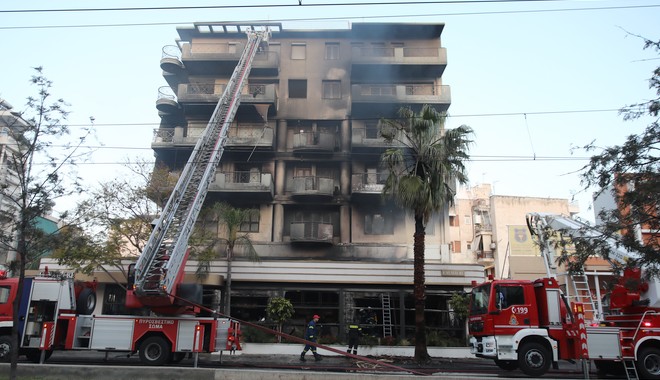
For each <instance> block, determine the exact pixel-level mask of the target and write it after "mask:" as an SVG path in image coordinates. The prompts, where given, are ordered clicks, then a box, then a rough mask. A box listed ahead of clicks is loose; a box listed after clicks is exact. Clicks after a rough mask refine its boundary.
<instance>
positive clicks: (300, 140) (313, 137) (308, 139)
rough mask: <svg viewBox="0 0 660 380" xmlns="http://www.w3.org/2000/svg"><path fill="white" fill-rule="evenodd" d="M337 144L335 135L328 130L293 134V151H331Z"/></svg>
mask: <svg viewBox="0 0 660 380" xmlns="http://www.w3.org/2000/svg"><path fill="white" fill-rule="evenodd" d="M336 144H337V139H336V135H335V134H334V133H329V132H305V131H302V132H297V133H294V134H293V150H294V151H305V150H313V151H319V150H321V151H326V152H332V151H334V150H335V147H336Z"/></svg>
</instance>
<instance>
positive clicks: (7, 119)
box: [0, 98, 28, 265]
mask: <svg viewBox="0 0 660 380" xmlns="http://www.w3.org/2000/svg"><path fill="white" fill-rule="evenodd" d="M12 108H13V107H12V106H11V104H9V103H8V102H7V101H6V100H4V99H2V98H0V214H2V215H3V216H5V217H7V218H10V217H11V215H17V213H18V208H17V206H16V203H15V202H14V201H13V200H12V199H11V198H10V194H15V193H16V192H17V190H18V186H19V179H18V173H17V172H16V171H15V170H14V168H13V167H12V164H11V162H12V157H13V155H14V154H16V153H18V144H19V142H18V141H16V140H15V139H14V138H13V137H12V136H13V134H12V133H11V132H12V131H17V130H18V131H20V130H21V129H23V128H25V127H27V126H28V123H27V121H25V120H24V119H23V118H22V117H21V116H20V114H19V113H17V112H14V111H12ZM0 228H2V229H3V231H5V232H7V231H8V230H9V227H7V226H6V225H0ZM15 258H16V251H15V250H14V249H10V248H9V247H3V246H1V245H0V265H5V264H7V263H8V262H11V261H13V260H14V259H15Z"/></svg>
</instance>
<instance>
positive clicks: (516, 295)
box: [495, 285, 525, 309]
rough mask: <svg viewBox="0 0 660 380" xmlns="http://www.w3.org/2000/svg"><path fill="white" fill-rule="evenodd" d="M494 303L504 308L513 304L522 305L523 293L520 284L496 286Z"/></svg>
mask: <svg viewBox="0 0 660 380" xmlns="http://www.w3.org/2000/svg"><path fill="white" fill-rule="evenodd" d="M495 304H496V305H497V308H498V309H506V308H507V307H510V306H513V305H524V304H525V293H524V292H523V288H522V286H499V285H498V286H496V287H495Z"/></svg>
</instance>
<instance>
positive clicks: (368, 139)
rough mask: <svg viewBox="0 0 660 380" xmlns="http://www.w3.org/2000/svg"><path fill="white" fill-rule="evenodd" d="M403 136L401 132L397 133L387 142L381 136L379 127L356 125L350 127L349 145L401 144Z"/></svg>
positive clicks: (378, 145) (390, 145)
mask: <svg viewBox="0 0 660 380" xmlns="http://www.w3.org/2000/svg"><path fill="white" fill-rule="evenodd" d="M404 137H405V135H404V134H403V133H399V134H398V136H397V137H396V138H395V139H394V140H393V141H392V142H391V143H388V142H386V141H385V139H384V138H383V137H381V135H380V129H379V127H376V126H374V127H365V128H359V127H358V128H352V129H351V145H352V146H353V147H362V148H368V147H373V148H389V147H395V146H403V144H402V143H400V141H401V139H403V138H404Z"/></svg>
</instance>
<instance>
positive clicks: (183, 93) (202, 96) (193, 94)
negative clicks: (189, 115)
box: [177, 83, 277, 115]
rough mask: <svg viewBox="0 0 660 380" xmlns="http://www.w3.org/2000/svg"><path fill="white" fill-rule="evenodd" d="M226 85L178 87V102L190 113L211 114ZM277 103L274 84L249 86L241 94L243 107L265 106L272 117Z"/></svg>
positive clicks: (194, 84) (183, 85) (212, 84)
mask: <svg viewBox="0 0 660 380" xmlns="http://www.w3.org/2000/svg"><path fill="white" fill-rule="evenodd" d="M226 87H227V85H226V84H217V83H182V84H180V85H179V87H178V92H177V93H178V100H179V102H180V103H181V104H185V105H186V107H187V109H188V110H189V111H190V112H193V113H195V112H206V113H210V112H212V111H213V109H215V106H216V104H217V103H218V100H220V97H221V96H222V94H223V92H224V91H225V88H226ZM276 103H277V91H276V89H275V85H274V84H248V85H247V86H245V87H243V90H242V92H241V106H243V107H244V106H248V105H252V106H254V107H258V106H262V105H265V106H267V108H268V112H269V114H270V115H272V114H274V112H275V110H276V108H277V107H276Z"/></svg>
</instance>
